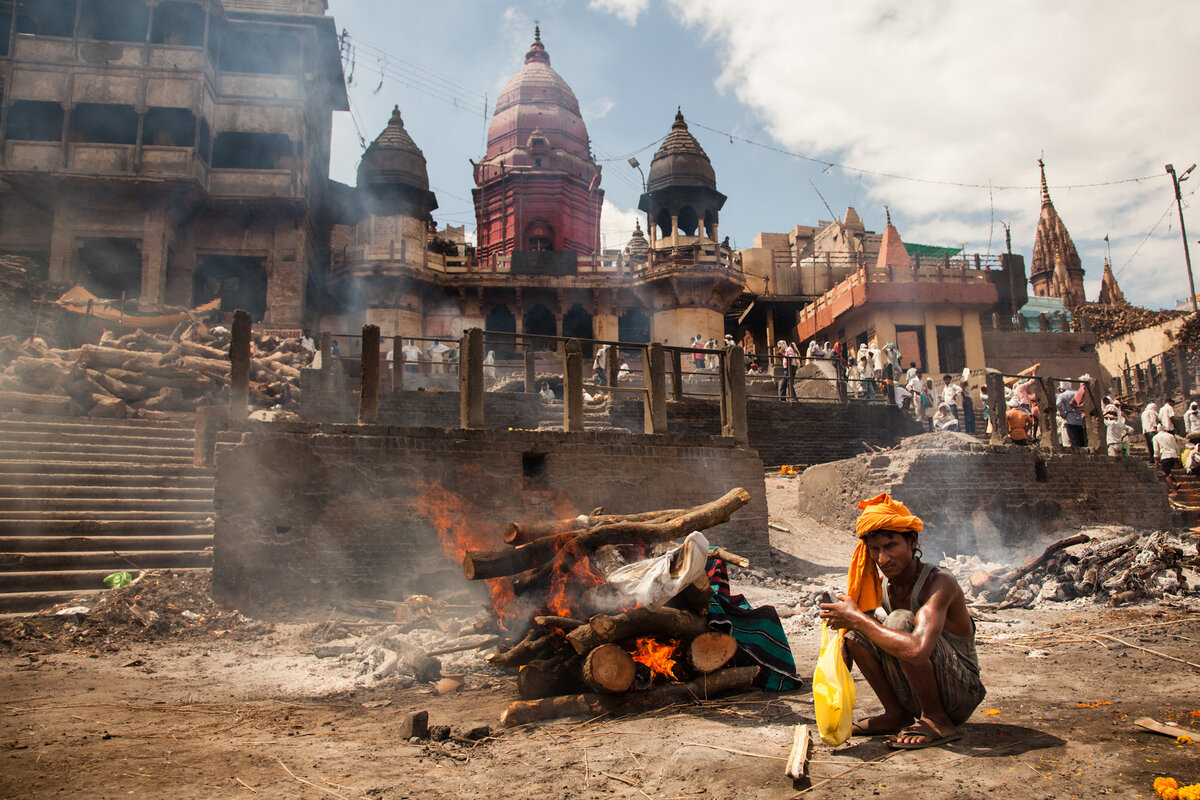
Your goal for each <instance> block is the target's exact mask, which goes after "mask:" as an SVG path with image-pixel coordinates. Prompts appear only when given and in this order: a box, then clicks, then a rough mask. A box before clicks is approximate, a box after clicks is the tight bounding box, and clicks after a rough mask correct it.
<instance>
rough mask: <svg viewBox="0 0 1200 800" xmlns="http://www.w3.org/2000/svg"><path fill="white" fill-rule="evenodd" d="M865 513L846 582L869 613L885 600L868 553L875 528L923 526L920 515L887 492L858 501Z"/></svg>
mask: <svg viewBox="0 0 1200 800" xmlns="http://www.w3.org/2000/svg"><path fill="white" fill-rule="evenodd" d="M858 508H859V510H860V511H861V512H862V513H861V514H859V516H858V522H857V523H855V526H854V527H855V530H856V531H857V532H858V547H856V548H854V555H853V556H851V557H850V575H849V576H848V578H847V581H846V594H848V595H850V597H851V598H852V599H853V600H854V602H855V603H856V604H858V607H859V608H860V609H862V610H863V611H865V612H867V613H870V612H872V611H874V610H875V609H877V608H879V606H880V603H881V602H882V601H883V582H882V581H881V580H880V579H879V570H878V569H876V568H875V562H874V561H872V560H871V556H870V554H868V553H867V543H866V541H865V540H866V537H867V536H868V535H869V534H871V533H874V532H875V531H914V532H918V533H919V532H920V531H921V528H922V527H924V523H922V522H921V518H920V517H914V516H913V515H912V514H910V513H909V511H908V507H907V506H905V505H904V503H901V502H900V501H899V500H893V499H892V498H890V497H888V496H887V493H886V492H884V493H883V494H878V495H876V496H874V497H872V498H871V499H870V500H863V501H862V502H861V503H859V504H858Z"/></svg>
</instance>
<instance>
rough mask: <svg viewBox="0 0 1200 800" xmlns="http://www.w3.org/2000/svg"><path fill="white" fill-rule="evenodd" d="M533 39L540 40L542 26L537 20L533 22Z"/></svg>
mask: <svg viewBox="0 0 1200 800" xmlns="http://www.w3.org/2000/svg"><path fill="white" fill-rule="evenodd" d="M533 40H534V41H535V42H540V41H541V40H542V26H541V24H539V23H538V22H537V21H534V23H533Z"/></svg>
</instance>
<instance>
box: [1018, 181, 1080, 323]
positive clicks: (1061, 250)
mask: <svg viewBox="0 0 1200 800" xmlns="http://www.w3.org/2000/svg"><path fill="white" fill-rule="evenodd" d="M1038 167H1039V168H1040V169H1041V172H1042V213H1041V216H1040V217H1038V223H1037V233H1036V234H1035V235H1034V239H1033V259H1032V261H1030V265H1029V282H1030V283H1031V284H1033V293H1034V294H1035V295H1036V296H1038V297H1059V298H1062V301H1063V303H1065V304H1066V306H1067V308H1074V307H1076V306H1080V305H1083V303H1084V302H1086V298H1085V297H1084V293H1083V266H1082V265H1081V263H1080V261H1079V252H1078V251H1077V250H1076V249H1075V243H1074V242H1072V241H1071V234H1070V233H1068V232H1067V226H1066V225H1064V224H1063V221H1062V219H1061V218H1060V217H1059V216H1058V212H1057V211H1055V209H1054V203H1052V202H1050V192H1049V190H1048V189H1047V188H1046V165H1045V164H1044V163H1043V162H1042V160H1041V159H1040V158H1039V159H1038Z"/></svg>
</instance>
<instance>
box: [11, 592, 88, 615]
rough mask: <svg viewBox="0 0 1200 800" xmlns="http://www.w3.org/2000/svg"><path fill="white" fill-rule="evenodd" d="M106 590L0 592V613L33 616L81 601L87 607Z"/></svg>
mask: <svg viewBox="0 0 1200 800" xmlns="http://www.w3.org/2000/svg"><path fill="white" fill-rule="evenodd" d="M104 591H107V590H106V589H86V590H81V589H75V590H61V591H57V592H56V591H42V592H0V613H2V614H32V613H33V612H35V611H41V610H42V609H44V608H50V607H51V606H56V605H58V604H59V603H66V602H68V601H70V600H79V601H80V602H82V603H84V604H85V605H86V604H87V603H88V602H89V599H90V598H94V597H95V596H96V595H98V594H100V593H101V592H104Z"/></svg>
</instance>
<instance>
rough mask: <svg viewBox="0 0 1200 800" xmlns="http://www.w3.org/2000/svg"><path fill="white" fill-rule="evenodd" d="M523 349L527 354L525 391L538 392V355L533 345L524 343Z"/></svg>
mask: <svg viewBox="0 0 1200 800" xmlns="http://www.w3.org/2000/svg"><path fill="white" fill-rule="evenodd" d="M522 350H523V352H524V355H525V393H526V394H536V393H537V391H538V387H537V355H536V354H534V352H533V345H529V344H526V345H522Z"/></svg>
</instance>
